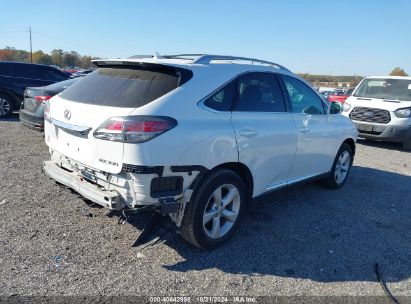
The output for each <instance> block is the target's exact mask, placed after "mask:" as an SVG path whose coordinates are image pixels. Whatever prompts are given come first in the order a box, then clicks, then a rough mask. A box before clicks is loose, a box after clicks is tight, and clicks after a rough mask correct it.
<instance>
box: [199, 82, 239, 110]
mask: <svg viewBox="0 0 411 304" xmlns="http://www.w3.org/2000/svg"><path fill="white" fill-rule="evenodd" d="M236 89H237V80H233V81H231V82H230V83H228V84H227V85H225V86H224V87H222V88H221V89H219V90H218V91H217V92H216V93H214V94H213V95H211V96H210V97H208V98H207V99H206V100H205V101H204V105H205V106H207V107H209V108H211V109H214V110H217V111H231V107H232V106H233V102H234V98H235V94H236Z"/></svg>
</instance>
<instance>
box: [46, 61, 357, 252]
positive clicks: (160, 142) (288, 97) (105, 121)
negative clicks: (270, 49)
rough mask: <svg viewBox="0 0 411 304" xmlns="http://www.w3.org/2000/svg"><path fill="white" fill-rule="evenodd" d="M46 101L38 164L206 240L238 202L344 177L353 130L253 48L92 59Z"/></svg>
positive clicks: (234, 221) (214, 241) (239, 207)
mask: <svg viewBox="0 0 411 304" xmlns="http://www.w3.org/2000/svg"><path fill="white" fill-rule="evenodd" d="M94 63H95V64H96V65H97V66H98V69H97V70H96V71H94V72H92V73H91V74H89V75H88V76H86V77H84V78H83V79H81V80H79V81H78V82H77V83H75V84H73V85H72V86H70V87H69V88H68V89H66V90H65V91H64V92H62V93H61V94H59V95H56V96H55V97H53V98H52V99H51V100H50V101H49V103H47V105H46V111H45V118H46V123H45V140H46V143H47V145H48V146H49V148H50V153H51V160H50V161H46V162H44V166H43V170H44V171H45V173H46V174H47V175H49V176H50V177H52V178H53V179H55V180H56V181H58V182H59V183H61V184H64V185H66V186H68V187H71V188H72V189H74V190H75V191H77V192H78V193H80V194H81V195H83V196H84V197H85V198H87V199H90V200H91V201H93V202H96V203H98V204H100V205H102V206H105V207H107V208H109V209H116V210H121V209H123V208H141V207H147V206H150V207H151V208H153V209H155V210H157V211H159V212H161V213H163V214H169V215H170V217H171V218H172V219H173V220H174V222H175V223H176V225H177V226H178V227H180V231H181V235H182V236H183V238H184V239H186V240H187V241H189V242H191V243H192V244H194V245H196V246H198V247H201V248H213V247H216V246H218V245H220V244H221V243H223V242H224V241H226V240H227V239H228V238H229V237H231V236H232V234H233V233H234V231H235V229H236V227H237V226H238V224H239V221H240V219H241V216H242V214H243V213H244V211H245V209H246V204H247V203H248V201H250V200H251V198H257V197H259V196H261V195H263V194H267V193H269V192H270V191H273V190H277V189H279V188H282V187H285V186H288V185H291V184H294V183H297V182H300V181H304V180H307V179H312V178H322V180H323V182H324V184H326V185H327V186H328V187H331V188H339V187H341V186H342V185H343V184H344V183H345V182H346V180H347V176H348V173H349V171H350V168H351V165H352V161H353V157H354V153H355V141H356V139H357V130H356V128H355V127H354V125H353V124H352V122H351V121H350V119H348V118H347V117H344V116H342V115H340V114H339V113H340V106H339V104H334V105H332V106H330V105H328V104H327V103H326V102H325V101H323V100H322V99H321V98H320V97H319V95H318V94H317V93H316V92H315V91H314V90H313V89H311V87H310V86H309V85H308V84H307V83H306V82H305V81H304V80H302V79H301V78H299V77H298V76H296V75H295V74H293V73H291V72H290V71H289V70H287V69H286V68H284V67H282V66H280V65H278V64H275V63H271V62H266V61H261V60H257V59H249V58H241V57H230V56H213V55H201V56H200V55H176V56H163V57H160V56H154V57H152V58H135V59H124V60H98V61H95V62H94Z"/></svg>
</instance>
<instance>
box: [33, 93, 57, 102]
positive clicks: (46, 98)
mask: <svg viewBox="0 0 411 304" xmlns="http://www.w3.org/2000/svg"><path fill="white" fill-rule="evenodd" d="M51 97H53V96H48V95H46V96H34V100H35V101H37V102H44V101H47V100H49V99H50V98H51Z"/></svg>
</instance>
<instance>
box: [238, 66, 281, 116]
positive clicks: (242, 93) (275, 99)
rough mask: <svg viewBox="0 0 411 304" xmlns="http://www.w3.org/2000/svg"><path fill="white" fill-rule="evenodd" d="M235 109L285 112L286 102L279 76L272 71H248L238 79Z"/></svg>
mask: <svg viewBox="0 0 411 304" xmlns="http://www.w3.org/2000/svg"><path fill="white" fill-rule="evenodd" d="M235 111H240V112H242V111H244V112H285V111H286V109H285V103H284V99H283V96H282V93H281V89H280V86H279V84H278V81H277V78H276V76H275V75H274V74H272V73H255V72H253V73H247V74H245V75H242V76H240V78H239V81H238V97H237V103H236V106H235Z"/></svg>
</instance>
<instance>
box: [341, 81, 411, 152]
mask: <svg viewBox="0 0 411 304" xmlns="http://www.w3.org/2000/svg"><path fill="white" fill-rule="evenodd" d="M343 114H344V115H346V116H348V117H350V118H351V119H352V120H353V122H354V124H355V125H356V126H357V129H358V132H359V136H360V137H364V138H368V139H374V140H383V141H392V142H402V143H403V147H404V149H407V150H411V77H400V76H374V77H367V78H364V79H363V81H362V82H361V83H360V84H359V85H358V86H357V88H356V89H355V91H354V92H353V94H352V96H350V97H349V98H347V100H346V101H345V105H344V113H343Z"/></svg>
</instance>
